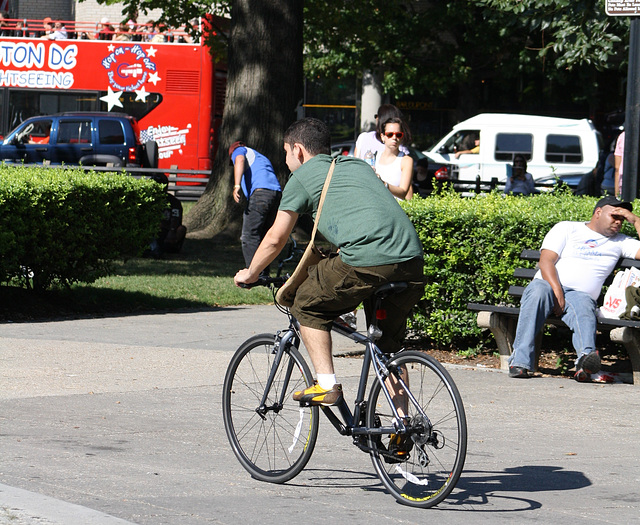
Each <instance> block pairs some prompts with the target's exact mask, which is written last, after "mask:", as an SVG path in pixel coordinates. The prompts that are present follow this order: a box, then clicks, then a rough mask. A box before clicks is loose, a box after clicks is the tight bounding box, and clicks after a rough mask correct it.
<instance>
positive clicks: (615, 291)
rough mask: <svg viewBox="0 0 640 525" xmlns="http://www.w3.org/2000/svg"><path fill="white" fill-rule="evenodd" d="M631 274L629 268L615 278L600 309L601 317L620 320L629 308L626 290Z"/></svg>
mask: <svg viewBox="0 0 640 525" xmlns="http://www.w3.org/2000/svg"><path fill="white" fill-rule="evenodd" d="M630 275H631V272H630V269H629V268H627V269H626V270H624V271H620V272H618V273H617V274H616V275H615V277H614V278H613V282H612V283H611V286H609V289H608V290H607V293H606V294H605V296H604V302H603V303H602V306H601V307H600V316H601V317H608V318H610V319H619V317H620V314H622V313H624V311H625V308H626V306H627V300H626V297H625V290H626V288H627V286H629V285H628V282H629V278H630Z"/></svg>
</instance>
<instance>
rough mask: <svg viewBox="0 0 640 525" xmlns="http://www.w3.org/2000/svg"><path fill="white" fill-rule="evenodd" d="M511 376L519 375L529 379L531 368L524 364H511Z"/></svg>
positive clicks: (518, 376)
mask: <svg viewBox="0 0 640 525" xmlns="http://www.w3.org/2000/svg"><path fill="white" fill-rule="evenodd" d="M509 377H517V378H520V379H529V378H530V377H531V374H530V373H529V370H527V369H526V368H525V367H523V366H510V367H509Z"/></svg>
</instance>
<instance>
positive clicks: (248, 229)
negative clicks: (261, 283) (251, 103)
mask: <svg viewBox="0 0 640 525" xmlns="http://www.w3.org/2000/svg"><path fill="white" fill-rule="evenodd" d="M229 159H230V161H231V164H232V166H233V180H234V186H233V200H235V201H236V202H237V203H239V202H240V190H242V192H243V193H244V196H245V197H246V198H247V204H246V207H245V209H244V214H243V217H242V236H241V237H240V240H241V241H242V255H243V256H244V262H245V264H246V266H247V268H248V267H249V265H250V264H251V260H252V259H253V254H254V253H256V250H257V249H258V246H259V245H260V242H261V241H262V238H263V237H264V235H265V233H267V230H268V229H269V228H271V225H272V224H273V221H274V220H275V218H276V214H277V212H278V205H279V204H280V197H282V189H281V188H280V183H279V182H278V178H277V177H276V174H275V172H274V170H273V166H272V165H271V162H270V161H269V159H268V158H267V157H265V156H264V155H262V153H259V152H257V151H256V150H254V149H251V148H248V147H247V146H246V144H245V143H244V142H242V141H240V140H239V141H237V142H234V143H233V144H231V147H230V148H229ZM264 273H266V274H267V275H268V274H269V268H268V267H267V268H266V269H265V270H264Z"/></svg>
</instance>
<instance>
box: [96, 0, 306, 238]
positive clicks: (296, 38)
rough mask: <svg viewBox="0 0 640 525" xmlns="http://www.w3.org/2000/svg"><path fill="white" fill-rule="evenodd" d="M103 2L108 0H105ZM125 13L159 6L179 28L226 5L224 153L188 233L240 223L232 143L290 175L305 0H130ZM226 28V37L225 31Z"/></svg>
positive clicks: (299, 91) (299, 93)
mask: <svg viewBox="0 0 640 525" xmlns="http://www.w3.org/2000/svg"><path fill="white" fill-rule="evenodd" d="M101 1H103V2H105V1H107V0H101ZM122 3H123V4H124V6H125V8H124V13H125V16H130V15H131V14H133V13H135V12H136V11H138V12H139V13H143V14H144V13H145V11H146V10H147V9H151V8H161V9H163V11H164V14H163V15H162V17H161V18H160V20H159V21H160V22H161V23H166V24H168V25H174V26H177V25H180V24H182V23H184V22H185V21H187V20H193V19H194V18H196V17H197V16H202V15H205V14H207V13H209V12H211V10H212V9H214V8H220V9H227V10H229V13H230V15H231V20H230V25H229V28H228V29H226V30H225V31H224V32H219V33H220V34H219V35H218V38H222V37H225V38H228V53H227V61H226V62H227V88H226V97H225V109H224V116H223V120H222V125H221V127H220V130H219V150H218V153H217V155H216V158H215V162H214V165H213V169H212V173H211V177H210V180H209V183H208V185H207V188H206V190H205V192H204V194H203V195H202V197H201V198H200V199H199V201H198V203H197V205H196V206H195V207H194V208H193V209H192V210H191V211H190V212H189V214H188V215H187V216H186V217H185V223H186V225H187V228H188V229H189V231H192V232H193V231H198V230H204V231H206V232H207V233H208V234H215V233H218V232H219V231H221V230H223V229H224V228H225V227H227V226H228V225H229V224H235V223H236V222H238V219H239V217H240V213H241V211H242V209H241V208H240V207H239V206H237V205H236V204H235V202H234V201H233V198H232V191H231V190H232V186H233V176H232V170H231V169H230V167H229V158H228V156H227V154H226V151H227V148H228V147H229V146H230V145H231V144H232V143H233V142H235V141H236V140H243V141H245V142H246V143H247V144H248V145H249V146H251V147H253V148H255V149H256V150H258V151H260V152H261V153H263V154H265V155H266V156H267V157H268V158H269V159H271V161H272V163H273V165H274V168H275V170H276V173H277V174H278V175H279V176H280V178H281V180H284V178H285V177H286V176H287V175H288V170H287V168H286V166H285V163H284V153H283V148H282V138H283V136H284V131H285V130H286V128H287V127H288V126H289V125H290V124H291V123H292V122H293V121H294V120H295V119H296V111H295V110H296V106H297V104H298V102H299V100H301V98H302V3H301V2H300V0H278V1H277V2H264V1H263V0H231V1H228V2H222V1H220V0H218V1H217V2H214V3H213V4H212V3H211V2H202V1H200V0H178V1H176V0H125V1H124V2H122ZM223 33H224V34H223Z"/></svg>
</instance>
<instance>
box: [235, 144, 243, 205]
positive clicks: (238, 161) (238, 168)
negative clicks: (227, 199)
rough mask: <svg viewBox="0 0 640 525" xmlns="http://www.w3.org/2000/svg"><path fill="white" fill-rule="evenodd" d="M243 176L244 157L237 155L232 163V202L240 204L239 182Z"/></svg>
mask: <svg viewBox="0 0 640 525" xmlns="http://www.w3.org/2000/svg"><path fill="white" fill-rule="evenodd" d="M242 175H244V155H238V156H237V157H236V158H235V160H234V161H233V200H234V201H236V202H240V191H241V187H240V182H241V181H242Z"/></svg>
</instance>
